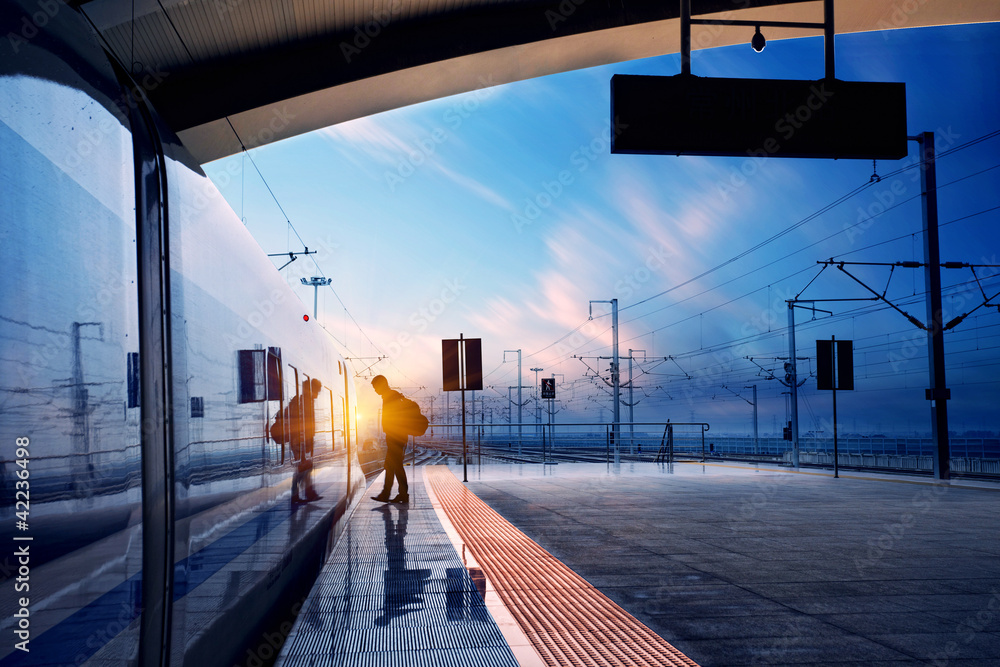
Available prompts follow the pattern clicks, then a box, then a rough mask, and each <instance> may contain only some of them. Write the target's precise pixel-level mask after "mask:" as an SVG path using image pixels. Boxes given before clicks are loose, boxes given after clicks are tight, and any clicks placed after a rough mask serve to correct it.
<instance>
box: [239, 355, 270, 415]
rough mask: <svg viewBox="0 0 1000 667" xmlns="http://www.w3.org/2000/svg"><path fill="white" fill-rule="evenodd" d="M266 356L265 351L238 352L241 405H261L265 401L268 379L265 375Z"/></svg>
mask: <svg viewBox="0 0 1000 667" xmlns="http://www.w3.org/2000/svg"><path fill="white" fill-rule="evenodd" d="M264 355H265V351H264V350H237V360H238V362H237V366H238V368H239V383H240V392H239V402H240V403H259V402H260V401H263V400H265V396H266V395H267V393H266V388H267V378H266V376H265V373H264Z"/></svg>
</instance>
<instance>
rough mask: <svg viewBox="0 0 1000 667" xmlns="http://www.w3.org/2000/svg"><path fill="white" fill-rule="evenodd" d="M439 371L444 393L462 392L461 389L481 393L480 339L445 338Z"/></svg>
mask: <svg viewBox="0 0 1000 667" xmlns="http://www.w3.org/2000/svg"><path fill="white" fill-rule="evenodd" d="M463 370H464V373H463V372H462V371H463ZM441 371H442V380H443V385H444V387H443V389H444V390H445V391H462V390H463V389H467V390H472V391H482V388H483V341H482V339H481V338H446V339H444V340H442V341H441Z"/></svg>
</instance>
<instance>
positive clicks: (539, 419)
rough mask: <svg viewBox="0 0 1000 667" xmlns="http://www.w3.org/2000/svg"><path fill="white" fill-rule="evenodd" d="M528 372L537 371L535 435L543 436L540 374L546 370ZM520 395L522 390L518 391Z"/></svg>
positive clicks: (536, 369)
mask: <svg viewBox="0 0 1000 667" xmlns="http://www.w3.org/2000/svg"><path fill="white" fill-rule="evenodd" d="M528 370H532V371H535V435H541V428H542V408H541V406H540V405H539V404H538V372H539V371H544V370H545V369H544V368H530V369H528ZM518 393H520V390H518Z"/></svg>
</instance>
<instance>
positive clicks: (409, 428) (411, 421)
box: [396, 396, 430, 435]
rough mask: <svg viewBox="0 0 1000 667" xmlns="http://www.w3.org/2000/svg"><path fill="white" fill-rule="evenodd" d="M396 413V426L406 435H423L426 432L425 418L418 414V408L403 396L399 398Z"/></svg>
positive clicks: (426, 423) (413, 402) (426, 422)
mask: <svg viewBox="0 0 1000 667" xmlns="http://www.w3.org/2000/svg"><path fill="white" fill-rule="evenodd" d="M397 410H398V412H397V413H396V419H397V424H398V425H399V428H400V430H401V431H403V432H405V433H406V434H407V435H423V434H424V433H426V432H427V425H428V424H429V423H430V422H428V421H427V417H424V416H423V414H421V413H420V406H419V405H417V403H416V401H411V400H410V399H408V398H406V397H405V396H402V397H400V399H399V407H398V408H397Z"/></svg>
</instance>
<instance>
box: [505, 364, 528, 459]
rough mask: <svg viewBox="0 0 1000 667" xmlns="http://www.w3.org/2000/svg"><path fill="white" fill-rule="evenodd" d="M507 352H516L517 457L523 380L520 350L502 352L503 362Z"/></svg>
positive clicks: (519, 448) (519, 447)
mask: <svg viewBox="0 0 1000 667" xmlns="http://www.w3.org/2000/svg"><path fill="white" fill-rule="evenodd" d="M508 352H517V455H518V456H520V455H521V424H522V420H521V405H522V403H521V385H522V384H524V380H523V379H522V378H521V350H520V349H517V350H504V351H503V360H504V361H505V362H506V361H507V353H508Z"/></svg>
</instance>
